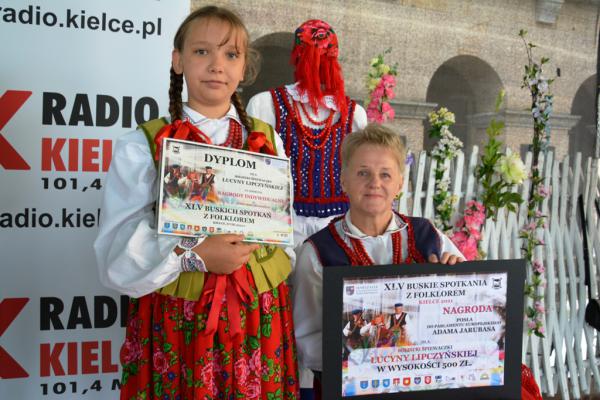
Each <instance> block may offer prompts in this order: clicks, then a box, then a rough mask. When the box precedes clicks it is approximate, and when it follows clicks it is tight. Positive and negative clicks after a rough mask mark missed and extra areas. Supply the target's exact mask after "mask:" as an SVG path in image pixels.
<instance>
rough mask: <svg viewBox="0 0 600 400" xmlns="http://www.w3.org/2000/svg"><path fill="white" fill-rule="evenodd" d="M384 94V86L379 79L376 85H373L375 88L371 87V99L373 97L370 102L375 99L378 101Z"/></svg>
mask: <svg viewBox="0 0 600 400" xmlns="http://www.w3.org/2000/svg"><path fill="white" fill-rule="evenodd" d="M384 95H385V87H384V86H383V80H381V81H379V83H378V84H377V86H375V89H373V91H372V92H371V99H373V100H372V101H371V103H372V102H373V101H377V103H379V101H380V100H381V98H382V97H383V96H384Z"/></svg>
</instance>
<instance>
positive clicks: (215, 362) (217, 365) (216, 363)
mask: <svg viewBox="0 0 600 400" xmlns="http://www.w3.org/2000/svg"><path fill="white" fill-rule="evenodd" d="M212 354H213V357H212V361H211V364H212V371H213V373H214V374H220V373H221V371H222V370H223V368H222V366H221V361H222V356H221V353H220V352H219V351H218V350H213V352H212Z"/></svg>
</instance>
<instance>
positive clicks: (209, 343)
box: [94, 6, 298, 399]
mask: <svg viewBox="0 0 600 400" xmlns="http://www.w3.org/2000/svg"><path fill="white" fill-rule="evenodd" d="M251 56H252V54H251V49H249V48H248V32H247V31H246V29H245V27H244V25H243V23H242V21H241V20H240V19H239V18H238V17H237V16H236V15H235V14H233V13H232V12H230V11H228V10H226V9H223V8H218V7H213V6H209V7H204V8H201V9H198V10H196V11H195V12H193V13H192V14H190V15H189V16H188V17H187V18H186V19H185V20H184V21H183V23H182V24H181V26H180V27H179V29H178V31H177V33H176V35H175V39H174V50H173V54H172V68H171V87H170V90H169V97H170V107H169V111H170V114H171V121H172V122H171V123H170V124H168V121H167V120H166V119H161V120H155V121H150V122H148V123H146V124H143V125H142V126H141V129H138V130H137V131H135V132H131V133H129V134H126V135H124V136H123V137H122V138H120V139H119V140H118V141H117V144H116V147H115V152H114V157H113V161H112V164H111V167H110V170H109V173H108V176H107V184H106V191H105V194H104V204H103V210H102V212H103V219H102V223H101V228H100V232H99V235H98V238H97V240H96V242H95V244H94V247H95V250H96V255H97V259H98V265H99V268H100V276H101V279H102V281H103V283H104V284H105V285H107V286H109V287H111V288H114V289H116V290H118V291H120V292H122V293H125V294H127V295H129V296H131V297H132V299H131V303H130V310H129V320H128V326H127V332H126V339H125V343H124V344H123V347H122V350H121V362H122V364H123V380H122V388H121V398H122V399H130V398H135V399H137V398H160V399H213V398H219V399H237V398H245V399H267V398H269V399H270V398H285V399H293V398H297V396H298V383H297V367H296V355H295V351H296V350H295V343H294V336H293V323H292V316H291V307H290V302H289V294H288V287H287V286H286V283H285V279H286V278H287V276H288V275H289V272H290V269H291V268H290V260H289V258H288V257H287V256H286V254H285V253H284V252H283V250H281V249H280V248H266V247H259V246H258V245H255V244H246V243H244V242H243V241H242V240H243V236H241V235H233V234H224V235H216V236H211V237H207V238H193V239H192V238H183V239H180V238H175V237H170V236H159V235H157V234H156V228H155V227H153V226H152V225H153V221H154V212H153V205H154V204H155V201H156V196H157V192H158V182H157V173H156V166H155V160H158V159H159V155H160V150H161V149H160V147H161V143H162V138H163V137H171V136H177V137H178V138H185V139H187V140H194V141H200V142H209V143H212V144H217V145H222V146H229V147H237V148H240V147H242V146H243V145H245V146H246V147H247V148H248V149H249V150H251V151H260V152H264V153H268V154H276V152H277V150H278V149H282V148H283V147H282V143H281V140H280V139H279V138H278V137H277V135H275V134H274V132H273V129H272V128H271V127H270V126H268V125H267V124H265V123H263V122H261V121H258V120H255V119H252V118H249V117H248V116H247V114H246V113H245V111H244V109H243V107H242V106H241V102H240V100H239V98H238V95H237V93H236V89H237V87H238V84H239V83H240V82H241V81H243V80H248V79H250V75H252V72H253V71H254V67H255V65H254V64H253V63H252V57H251ZM184 77H185V83H186V87H187V92H188V102H187V104H184V103H182V101H181V92H182V88H183V82H184V81H183V78H184Z"/></svg>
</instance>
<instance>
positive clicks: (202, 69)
mask: <svg viewBox="0 0 600 400" xmlns="http://www.w3.org/2000/svg"><path fill="white" fill-rule="evenodd" d="M241 34H243V33H241V32H239V30H236V29H232V28H231V27H230V25H229V24H228V23H226V22H223V21H221V20H219V19H216V18H201V19H197V20H195V21H193V22H191V24H190V27H189V28H188V30H187V33H186V36H185V39H184V43H183V49H182V50H181V51H179V50H177V49H175V50H173V55H172V56H173V57H172V61H173V69H174V70H175V72H176V73H178V74H183V76H184V77H185V82H186V85H187V90H188V103H189V105H190V107H191V108H193V109H194V110H196V111H198V112H200V113H202V114H204V115H206V116H208V117H211V118H215V117H221V116H223V115H224V114H225V113H226V112H227V110H229V104H230V99H231V95H232V94H233V93H234V92H235V90H236V89H237V87H238V85H239V83H240V82H241V81H242V79H243V78H244V65H245V54H244V51H245V49H244V48H242V40H241V38H240V35H241ZM227 36H229V39H228V40H227V41H225V39H226V38H227ZM217 109H218V110H221V109H222V110H223V111H222V115H218V116H215V115H210V114H214V110H217ZM208 110H211V111H208Z"/></svg>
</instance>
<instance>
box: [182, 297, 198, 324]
mask: <svg viewBox="0 0 600 400" xmlns="http://www.w3.org/2000/svg"><path fill="white" fill-rule="evenodd" d="M195 304H196V302H195V301H189V300H184V301H183V317H184V318H185V320H186V321H191V320H192V319H194V305H195Z"/></svg>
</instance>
